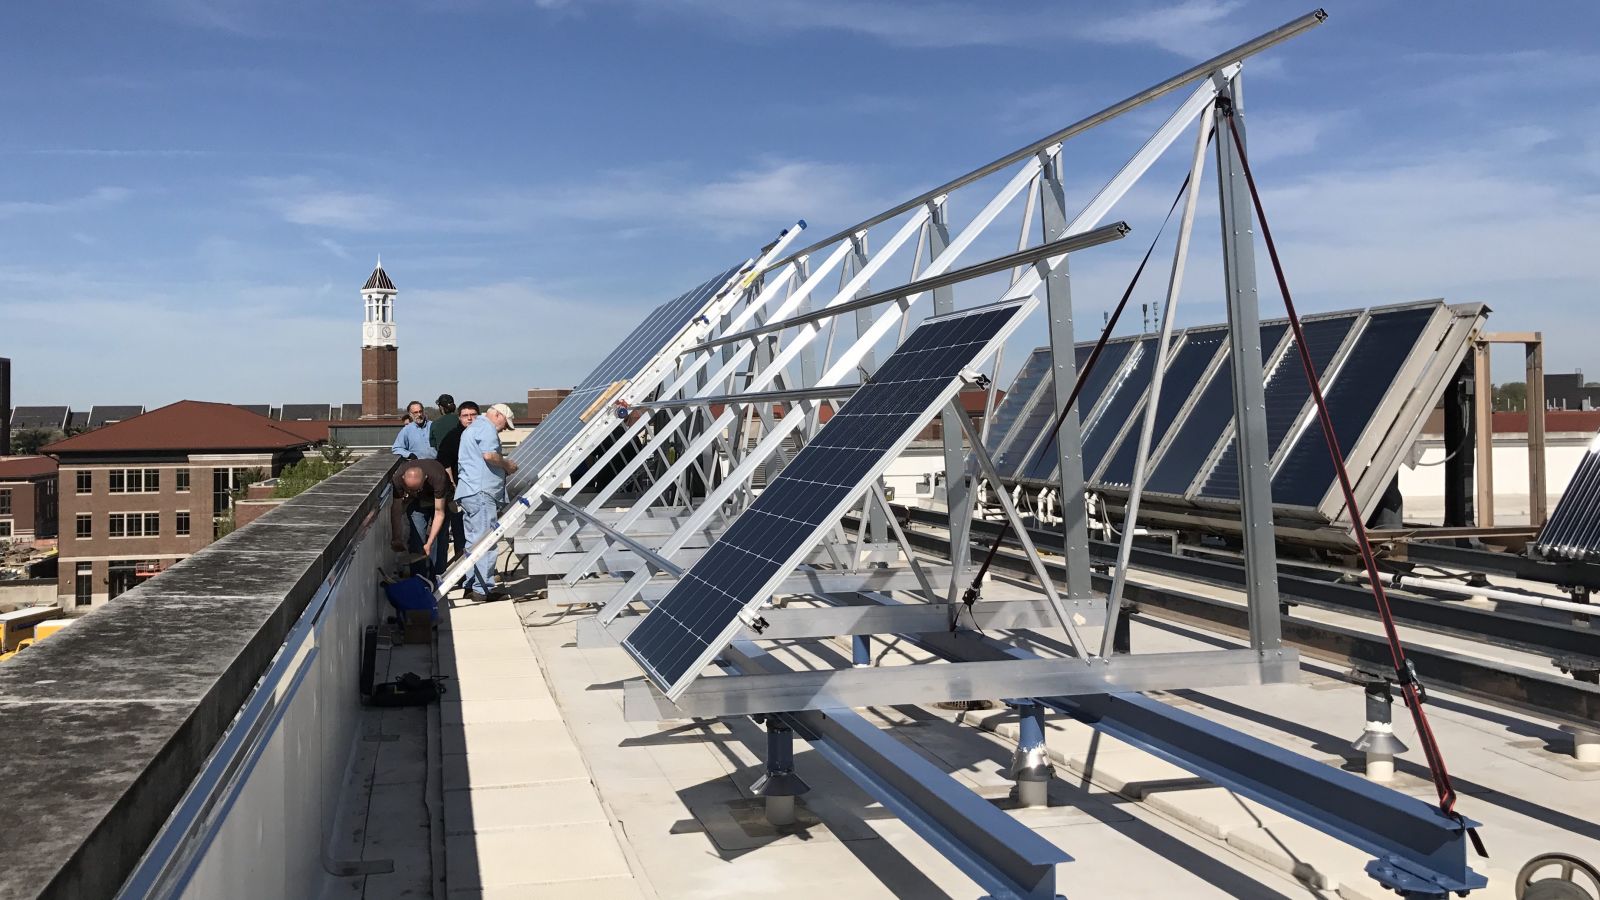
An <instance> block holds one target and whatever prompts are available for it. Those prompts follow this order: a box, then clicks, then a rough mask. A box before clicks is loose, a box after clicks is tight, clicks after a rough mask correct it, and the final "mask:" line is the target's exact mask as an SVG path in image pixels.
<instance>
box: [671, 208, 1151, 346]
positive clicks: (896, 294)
mask: <svg viewBox="0 0 1600 900" xmlns="http://www.w3.org/2000/svg"><path fill="white" fill-rule="evenodd" d="M1132 230H1133V229H1132V228H1130V227H1129V226H1128V223H1127V222H1112V223H1111V224H1110V225H1102V226H1100V227H1099V228H1096V229H1093V230H1092V231H1085V232H1083V233H1081V234H1074V235H1070V236H1068V237H1064V238H1061V239H1060V240H1055V241H1051V242H1049V243H1047V244H1040V245H1039V246H1037V247H1029V248H1027V249H1026V250H1018V251H1016V252H1015V253H1007V254H1006V255H1004V256H997V257H995V258H994V259H990V260H985V261H983V262H980V263H973V264H972V265H970V266H963V267H961V268H959V269H951V270H950V271H948V272H945V273H944V274H942V275H933V276H930V277H928V278H921V279H918V280H916V281H910V282H907V283H905V284H902V285H900V286H899V287H893V288H889V289H888V290H884V291H877V292H875V293H871V294H868V295H867V296H865V297H860V298H857V299H855V300H850V301H848V302H845V303H836V304H834V305H833V306H829V307H827V308H825V309H819V310H815V311H813V312H809V313H805V314H803V315H798V316H793V317H791V318H788V319H784V320H783V321H781V322H768V323H766V324H765V325H762V326H760V327H757V328H750V329H747V330H745V331H740V332H737V333H734V334H725V335H722V336H721V337H717V338H713V339H711V340H709V341H706V342H704V343H702V344H696V345H695V346H693V347H690V348H689V349H687V350H685V351H683V352H684V353H685V354H688V353H695V352H698V351H701V350H709V349H711V348H713V347H720V346H722V345H723V344H736V343H738V342H739V341H748V340H751V339H753V338H758V337H761V336H762V335H767V334H774V333H776V332H779V331H783V330H785V329H787V328H793V327H795V326H796V325H805V324H807V323H809V322H820V321H822V320H824V319H830V318H832V317H834V316H838V315H843V314H844V313H847V312H855V311H856V310H860V309H871V308H872V307H874V306H880V305H882V304H884V303H891V302H893V301H895V300H899V299H901V298H903V297H908V296H910V295H912V294H920V293H922V292H923V291H931V290H934V289H935V288H942V287H949V286H951V285H954V284H960V283H961V282H963V281H971V280H973V279H974V278H982V277H984V276H985V275H993V274H995V273H997V272H1004V271H1006V270H1007V269H1014V268H1016V267H1017V266H1022V265H1028V264H1030V263H1036V262H1039V261H1040V260H1045V259H1049V258H1050V257H1052V256H1060V255H1061V254H1063V253H1071V252H1073V251H1075V250H1087V249H1089V248H1090V247H1098V246H1100V245H1101V244H1109V243H1111V242H1112V241H1117V240H1121V239H1122V238H1124V237H1127V235H1128V233H1129V232H1130V231H1132Z"/></svg>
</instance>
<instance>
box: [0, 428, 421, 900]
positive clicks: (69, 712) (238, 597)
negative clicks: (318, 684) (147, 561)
mask: <svg viewBox="0 0 1600 900" xmlns="http://www.w3.org/2000/svg"><path fill="white" fill-rule="evenodd" d="M393 464H394V459H393V457H388V456H383V457H372V458H369V459H366V460H362V461H361V462H358V463H356V464H355V465H353V466H351V467H350V468H349V469H346V470H345V471H343V472H341V473H339V474H338V475H335V476H333V477H332V478H329V479H327V480H326V481H324V482H322V483H321V484H318V485H316V486H315V487H313V488H312V489H311V490H309V491H307V492H305V493H304V494H301V495H300V496H298V497H295V498H293V499H292V500H289V501H287V502H285V503H284V504H283V505H282V506H280V507H279V508H277V509H275V510H273V511H272V512H270V513H268V514H267V515H265V516H263V517H262V518H260V519H259V520H257V521H255V522H254V523H252V524H250V525H249V526H248V527H245V528H241V529H239V530H238V531H236V532H234V533H233V534H231V535H229V536H228V537H227V538H225V539H223V540H221V541H218V542H216V543H214V544H212V545H210V546H209V547H206V548H205V549H204V550H201V551H200V552H198V553H196V554H194V555H193V556H191V557H189V558H188V559H185V560H184V561H182V562H180V563H178V564H177V565H174V566H173V567H172V568H170V569H168V570H167V571H165V572H163V573H162V574H161V575H160V576H158V577H156V578H153V579H151V580H150V581H149V582H147V583H146V584H144V585H141V586H140V587H138V588H136V589H135V590H132V591H129V592H128V593H126V594H123V595H122V596H121V597H119V598H117V600H116V601H115V602H113V603H111V604H109V605H107V606H105V607H102V608H100V609H98V610H96V611H95V612H93V613H92V614H90V615H88V616H85V617H83V619H82V620H81V621H79V622H77V623H76V624H75V625H74V626H73V627H72V628H69V629H66V630H65V631H63V632H61V633H60V634H58V635H55V636H54V637H52V638H51V639H50V640H49V641H45V642H42V643H41V644H39V645H38V646H36V647H32V648H30V649H29V650H28V652H27V653H24V654H21V655H19V656H18V657H16V658H14V659H12V660H10V661H9V662H6V663H4V664H0V779H3V781H4V783H5V784H6V785H7V786H8V791H9V792H10V795H11V796H12V797H13V798H14V799H15V800H17V801H18V802H14V803H11V804H8V807H7V810H6V814H5V815H4V816H0V873H4V875H3V876H0V900H9V898H22V897H27V898H34V897H39V898H73V900H88V898H100V897H112V896H114V895H115V894H116V892H117V891H118V889H119V888H120V887H121V886H122V884H123V881H124V880H125V879H126V878H127V877H128V875H129V873H130V872H132V871H133V869H134V866H135V864H136V863H138V861H139V859H140V857H141V856H142V855H143V854H144V852H145V849H146V847H148V846H149V845H150V843H151V841H152V840H153V839H154V838H155V836H156V834H157V833H158V831H160V829H161V827H162V825H163V823H164V822H165V821H166V820H167V818H168V816H169V815H170V814H171V813H172V811H173V810H174V808H175V807H176V806H177V804H178V802H179V800H180V799H181V798H182V797H183V795H184V793H185V791H186V790H187V789H188V788H189V786H190V784H191V782H193V781H194V779H195V777H196V774H197V773H198V772H200V770H201V767H202V765H203V763H204V762H205V761H206V758H207V756H208V755H209V754H210V753H211V751H212V749H213V747H215V746H216V745H217V742H218V739H219V738H220V737H221V736H222V735H223V734H224V732H225V731H226V730H227V728H228V726H229V724H230V723H231V722H232V721H233V720H234V717H235V716H236V715H237V714H238V713H239V711H240V709H241V708H242V707H243V705H244V703H245V701H246V699H247V698H248V697H249V696H250V694H251V691H252V690H253V689H254V688H255V686H256V684H257V682H258V681H259V680H260V679H261V677H262V675H263V673H265V672H266V671H267V668H268V666H269V664H270V663H271V662H272V659H273V656H274V655H275V654H276V653H277V652H278V650H279V648H280V647H281V646H282V645H283V644H284V640H285V638H286V636H288V635H289V633H290V630H291V628H292V627H293V626H294V624H295V622H296V621H297V620H298V619H299V618H300V614H301V612H302V611H303V610H305V608H306V607H307V605H308V604H309V603H310V602H311V601H312V599H313V597H314V596H315V595H316V594H317V591H318V590H319V588H321V587H322V586H323V584H324V583H325V582H326V581H327V580H328V579H329V577H330V575H331V574H332V572H333V571H334V566H335V564H336V562H337V561H338V560H339V559H340V558H341V557H342V556H344V555H345V553H346V551H347V550H349V549H350V547H351V544H352V541H353V539H354V538H355V536H356V535H357V534H359V533H361V529H362V527H363V525H364V523H367V522H370V521H373V520H374V519H375V518H376V517H377V516H378V515H379V514H380V513H381V511H382V510H381V507H382V504H383V502H384V499H385V497H384V493H383V489H384V487H385V484H386V476H387V474H388V472H389V470H390V468H391V467H392V466H393ZM379 527H380V528H383V529H385V530H386V529H387V525H386V523H380V525H379ZM363 574H366V573H363ZM350 699H351V703H352V705H354V703H355V698H354V697H351V698H350ZM24 798H26V799H25V800H24Z"/></svg>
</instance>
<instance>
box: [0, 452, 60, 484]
mask: <svg viewBox="0 0 1600 900" xmlns="http://www.w3.org/2000/svg"><path fill="white" fill-rule="evenodd" d="M55 473H56V461H55V460H53V459H51V458H50V457H48V456H0V481H25V480H28V479H31V478H38V477H39V476H41V475H54V474H55Z"/></svg>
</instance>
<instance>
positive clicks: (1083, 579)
mask: <svg viewBox="0 0 1600 900" xmlns="http://www.w3.org/2000/svg"><path fill="white" fill-rule="evenodd" d="M1041 165H1042V167H1043V168H1042V171H1041V172H1040V175H1039V212H1040V216H1039V220H1040V223H1041V224H1042V226H1043V228H1044V239H1045V240H1046V241H1053V240H1057V239H1059V238H1060V237H1061V235H1063V234H1065V233H1066V230H1067V193H1066V188H1065V187H1063V185H1062V183H1061V177H1062V176H1061V154H1059V153H1058V154H1056V155H1055V156H1054V157H1051V158H1049V159H1045V160H1041ZM1067 265H1068V262H1067V260H1065V259H1063V260H1062V261H1061V265H1059V266H1056V267H1055V268H1053V269H1046V270H1044V271H1043V274H1044V293H1045V311H1046V312H1045V314H1046V316H1047V317H1048V321H1049V325H1050V357H1051V360H1052V364H1053V367H1054V375H1055V381H1054V382H1053V384H1054V387H1055V390H1054V397H1055V412H1056V416H1060V415H1061V412H1062V410H1063V409H1065V408H1066V405H1067V397H1068V396H1070V395H1071V393H1072V386H1073V385H1075V384H1077V383H1078V357H1077V339H1076V337H1075V336H1074V332H1073V324H1072V282H1071V276H1070V275H1069V273H1068V271H1067ZM1080 418H1081V413H1073V414H1072V415H1071V416H1069V417H1068V421H1067V422H1065V423H1063V425H1062V427H1061V429H1060V430H1058V431H1057V432H1056V435H1057V441H1056V464H1057V472H1058V473H1059V474H1060V480H1059V482H1058V484H1059V485H1060V487H1061V534H1062V538H1063V543H1062V547H1063V548H1064V549H1063V552H1064V554H1065V557H1066V569H1067V589H1066V595H1067V596H1068V597H1072V598H1085V597H1090V596H1093V591H1091V590H1089V511H1088V508H1087V507H1086V506H1085V505H1084V502H1083V432H1082V428H1081V427H1080V425H1079V419H1080ZM1051 421H1052V422H1053V421H1056V419H1055V418H1054V417H1052V418H1051ZM994 487H995V490H997V491H1003V490H1005V485H1004V484H1003V483H997V484H995V486H994Z"/></svg>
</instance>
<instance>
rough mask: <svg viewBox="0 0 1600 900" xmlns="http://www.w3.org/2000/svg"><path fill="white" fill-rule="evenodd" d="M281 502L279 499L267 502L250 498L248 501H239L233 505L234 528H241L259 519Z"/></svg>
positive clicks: (266, 500) (267, 500)
mask: <svg viewBox="0 0 1600 900" xmlns="http://www.w3.org/2000/svg"><path fill="white" fill-rule="evenodd" d="M282 503H283V501H282V500H281V499H277V500H269V499H261V498H255V497H252V498H251V499H249V500H240V501H239V502H237V503H235V504H234V505H233V523H234V526H235V527H236V528H243V527H245V526H246V525H249V524H250V523H251V522H254V521H255V520H257V519H259V518H261V517H262V516H264V515H266V514H267V513H269V512H272V511H273V510H275V509H277V508H278V506H279V505H280V504H282Z"/></svg>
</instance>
